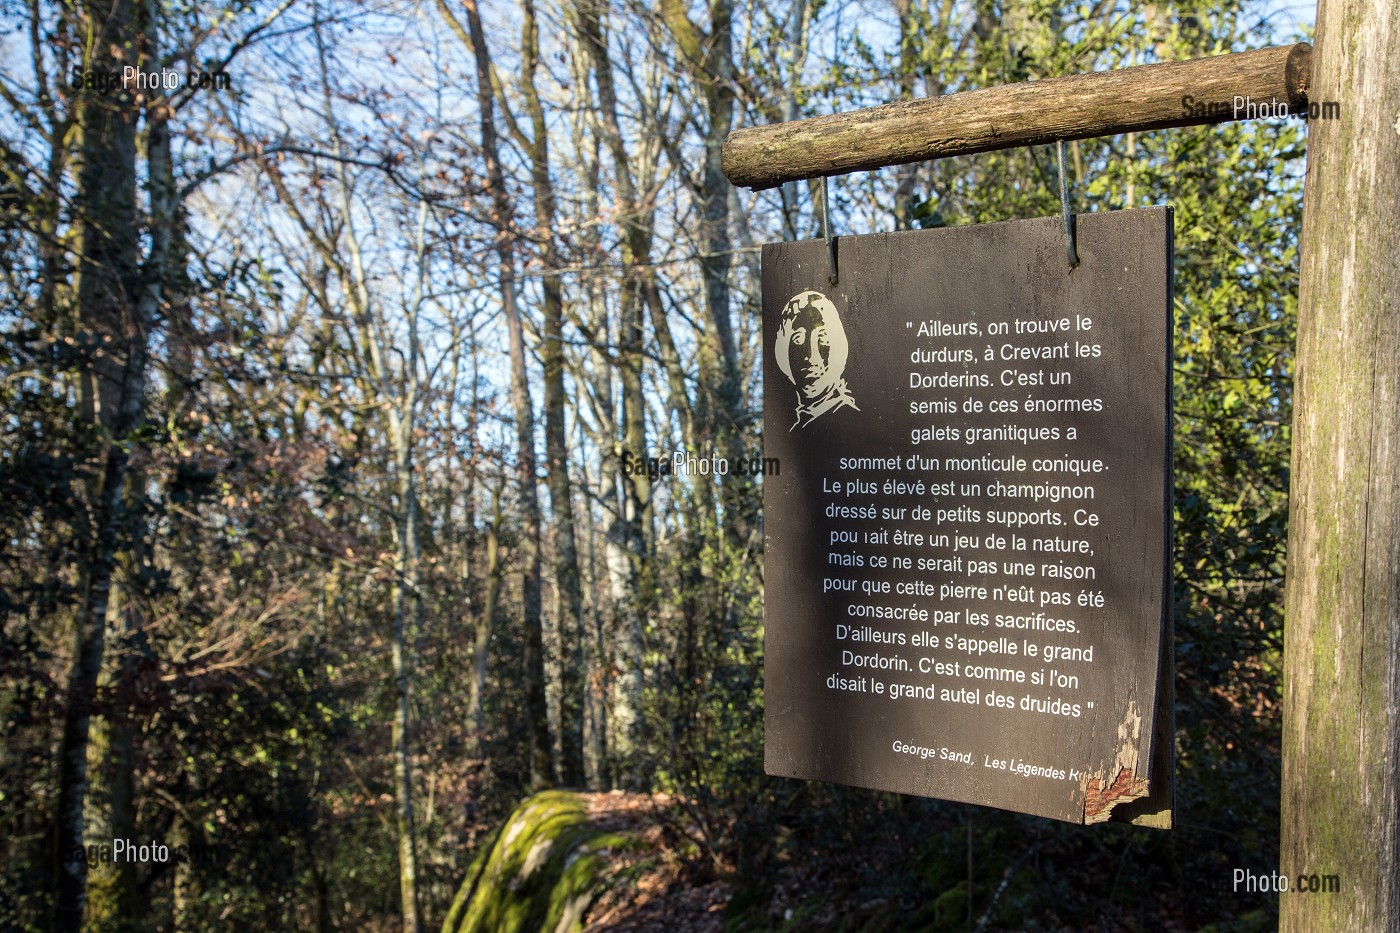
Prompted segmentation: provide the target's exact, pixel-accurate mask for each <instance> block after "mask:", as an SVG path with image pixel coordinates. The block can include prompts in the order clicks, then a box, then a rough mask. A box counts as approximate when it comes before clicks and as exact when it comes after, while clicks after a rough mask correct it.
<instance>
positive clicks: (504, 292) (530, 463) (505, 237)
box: [463, 0, 554, 789]
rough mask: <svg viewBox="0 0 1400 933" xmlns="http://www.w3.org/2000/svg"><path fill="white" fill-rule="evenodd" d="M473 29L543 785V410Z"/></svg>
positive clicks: (528, 679) (537, 776) (530, 722)
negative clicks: (534, 398) (534, 384)
mask: <svg viewBox="0 0 1400 933" xmlns="http://www.w3.org/2000/svg"><path fill="white" fill-rule="evenodd" d="M463 6H464V7H465V9H466V13H467V30H468V32H469V33H470V35H471V42H472V51H473V53H474V55H475V58H476V78H477V91H476V98H477V106H478V108H479V110H480V114H481V148H482V155H483V156H484V158H485V161H486V176H487V184H488V186H489V187H490V189H491V198H492V206H493V213H494V217H493V218H492V220H493V223H494V224H495V227H496V252H497V254H498V255H499V256H500V282H501V307H502V310H503V311H504V312H505V319H506V329H507V331H508V332H509V336H510V370H511V379H510V386H511V391H510V395H511V405H512V407H514V409H515V433H516V441H517V447H518V453H517V457H516V473H517V476H518V479H519V486H520V510H521V513H522V516H521V517H522V518H523V519H524V523H525V532H524V535H523V542H524V551H525V554H524V560H523V561H522V564H523V565H524V568H525V571H524V573H525V578H524V580H523V582H522V587H521V590H522V603H523V606H522V609H523V613H522V614H523V616H524V619H523V622H524V625H525V728H526V733H527V742H528V749H527V754H528V756H529V761H530V784H531V786H532V787H533V788H535V789H539V788H541V787H546V786H548V785H549V784H550V783H551V782H552V781H553V778H554V768H553V766H552V764H551V760H552V758H553V754H552V752H553V750H552V748H551V743H550V740H549V705H548V702H547V701H546V699H545V688H544V684H545V674H544V625H543V620H542V618H541V611H542V606H541V596H540V502H539V491H538V489H537V488H536V480H535V477H536V475H537V473H538V471H537V469H536V465H535V415H534V408H533V407H532V403H531V401H530V381H529V376H528V375H527V373H526V369H525V365H526V364H525V331H524V327H523V326H522V324H521V321H520V307H519V305H518V303H517V297H518V296H517V289H516V270H515V217H514V213H515V212H514V210H513V207H512V205H511V201H510V193H509V192H508V191H506V185H505V172H504V170H503V169H502V167H501V159H500V148H499V145H498V144H497V141H496V119H495V102H494V95H493V93H492V89H491V58H490V55H489V53H488V51H487V46H486V35H485V32H484V30H483V29H482V26H481V14H480V12H479V11H478V9H477V4H476V0H465V2H464V3H463Z"/></svg>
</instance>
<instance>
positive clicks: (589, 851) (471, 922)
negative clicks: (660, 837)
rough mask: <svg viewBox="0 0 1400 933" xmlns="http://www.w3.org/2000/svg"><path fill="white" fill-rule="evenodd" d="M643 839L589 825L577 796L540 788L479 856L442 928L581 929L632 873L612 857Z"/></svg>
mask: <svg viewBox="0 0 1400 933" xmlns="http://www.w3.org/2000/svg"><path fill="white" fill-rule="evenodd" d="M638 845H639V843H638V841H637V840H636V839H635V838H633V837H631V836H629V835H627V834H624V833H615V832H605V831H603V830H601V829H598V828H597V827H595V826H593V825H592V824H590V823H589V821H588V813H587V811H586V809H585V807H584V805H583V801H582V799H581V798H580V797H578V795H576V794H571V793H568V792H566V791H545V792H543V793H540V794H536V795H535V796H533V797H530V798H528V799H527V800H525V801H524V802H522V803H521V804H520V806H519V807H517V808H516V810H515V812H514V813H512V814H511V816H510V819H508V820H506V822H505V824H504V825H503V826H502V827H501V828H500V829H499V830H497V832H496V834H495V835H494V836H493V837H492V839H491V840H490V841H489V842H488V843H487V845H485V846H484V847H483V848H482V851H481V853H480V854H478V855H477V857H476V859H475V860H474V861H473V862H472V865H471V868H470V869H468V871H467V877H466V880H465V881H464V882H463V884H462V888H461V890H460V891H459V892H458V893H457V897H456V899H455V900H454V901H453V904H452V909H451V910H450V911H449V912H448V915H447V920H446V922H445V923H444V924H443V933H487V931H490V933H527V931H528V933H534V931H539V930H543V931H558V933H565V931H572V930H582V929H583V919H584V917H585V915H586V913H587V911H588V907H589V905H591V904H592V903H593V901H594V900H595V899H596V898H597V897H598V895H599V894H601V893H602V892H603V891H605V890H607V889H608V888H609V887H612V886H613V885H615V884H618V883H621V882H623V881H625V880H627V879H628V878H630V876H631V871H630V870H628V869H625V868H623V867H622V866H620V865H619V864H618V862H617V860H615V859H614V858H613V856H614V855H615V854H617V853H620V852H624V851H631V850H633V849H635V848H636V847H637V846H638Z"/></svg>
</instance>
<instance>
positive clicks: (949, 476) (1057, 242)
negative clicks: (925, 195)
mask: <svg viewBox="0 0 1400 933" xmlns="http://www.w3.org/2000/svg"><path fill="white" fill-rule="evenodd" d="M1077 234H1078V237H1077V239H1078V250H1079V257H1080V265H1079V266H1077V267H1076V268H1074V269H1073V270H1072V271H1071V270H1070V269H1069V268H1068V265H1067V262H1066V259H1065V248H1064V239H1063V237H1064V231H1063V229H1062V227H1061V225H1060V222H1059V220H1058V218H1044V219H1038V220H1028V221H1014V222H1010V223H999V224H987V225H981V226H975V227H962V228H951V229H942V230H929V231H914V232H901V233H890V234H878V235H874V236H859V237H842V238H841V239H840V240H839V241H838V244H839V253H838V260H839V269H838V272H839V277H838V280H839V284H838V285H836V286H832V285H830V284H829V279H828V275H829V271H830V266H829V260H828V254H827V247H826V243H825V241H823V240H807V241H801V242H795V243H780V244H769V245H767V246H765V247H764V250H763V335H764V337H763V340H764V371H763V376H764V453H765V456H767V457H776V458H778V461H779V463H780V465H781V466H780V469H781V472H780V473H779V475H776V476H769V477H767V478H766V479H765V481H764V484H765V485H764V529H765V532H764V533H765V539H766V542H765V577H766V584H765V588H766V592H765V626H766V661H765V683H766V714H765V715H766V746H765V761H766V767H767V770H768V772H769V773H770V774H774V775H782V776H788V777H801V778H815V779H820V780H827V781H834V782H837V783H842V784H851V785H855V786H859V787H872V788H879V789H883V790H892V791H900V792H903V793H909V794H918V795H922V796H928V797H941V798H947V799H951V800H959V801H965V802H969V803H979V804H986V805H989V806H995V807H1002V808H1004V809H1008V810H1018V811H1022V812H1026V813H1034V814H1038V815H1041V816H1047V817H1054V818H1056V819H1062V820H1069V821H1073V822H1097V821H1101V820H1104V819H1108V818H1109V817H1110V815H1112V816H1114V817H1115V818H1139V819H1142V821H1143V822H1147V823H1149V824H1150V825H1169V823H1170V771H1171V745H1172V742H1171V718H1170V699H1169V698H1170V676H1169V672H1170V652H1169V651H1168V652H1163V651H1162V647H1163V645H1164V644H1165V645H1167V646H1170V635H1169V632H1168V630H1167V623H1168V618H1169V616H1168V608H1169V606H1168V599H1167V593H1168V581H1169V573H1170V563H1169V550H1170V540H1169V539H1170V514H1171V512H1170V475H1171V474H1170V426H1171V420H1170V406H1171V396H1170V392H1171V382H1170V372H1171V365H1170V363H1171V252H1172V248H1171V243H1172V215H1171V211H1170V209H1167V208H1162V209H1154V210H1138V211H1121V212H1115V213H1106V214H1090V215H1084V216H1081V217H1080V218H1078V224H1077ZM1154 754H1155V755H1156V757H1155V758H1154Z"/></svg>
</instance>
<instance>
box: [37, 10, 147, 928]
mask: <svg viewBox="0 0 1400 933" xmlns="http://www.w3.org/2000/svg"><path fill="white" fill-rule="evenodd" d="M81 13H82V18H83V19H84V20H86V21H87V23H88V25H89V26H90V28H91V30H92V33H93V39H92V41H91V42H90V43H89V45H88V48H89V49H90V50H91V51H90V57H88V58H87V60H86V61H85V62H84V67H85V68H87V69H88V70H97V71H103V70H106V71H111V70H115V69H117V68H118V67H120V62H119V61H118V57H119V56H120V57H123V58H125V59H126V60H128V61H135V60H137V57H136V54H135V41H136V22H135V20H136V14H137V10H136V6H135V4H134V3H133V2H131V0H112V2H111V3H100V2H93V3H88V4H84V5H83V7H82V9H81ZM76 109H77V124H78V129H79V132H80V135H81V140H80V142H79V145H78V154H77V157H76V159H75V162H76V165H75V168H76V175H77V198H76V202H77V204H78V205H79V209H78V211H77V214H76V217H75V228H76V231H77V262H76V266H77V273H76V283H75V291H76V293H77V301H78V307H77V314H78V321H77V325H78V331H79V340H80V341H81V343H83V344H85V345H87V346H89V347H91V348H92V350H93V356H92V362H91V364H90V365H89V367H88V368H87V371H86V372H85V373H84V374H83V376H82V381H81V384H80V386H79V392H78V397H79V405H80V408H81V412H82V415H83V416H84V418H85V420H87V421H88V423H89V424H91V425H93V426H94V429H95V434H96V436H97V437H98V438H99V439H100V441H101V443H102V444H103V448H104V449H103V450H102V453H101V455H100V459H101V470H100V474H99V476H98V478H97V479H96V480H95V481H93V482H92V483H90V484H89V487H88V497H87V498H88V504H89V514H90V515H91V517H92V521H91V525H90V527H91V532H90V534H89V537H88V542H87V544H86V546H85V547H84V548H83V558H82V565H81V566H80V567H79V568H78V571H79V572H78V577H79V586H80V590H81V593H82V595H81V601H80V603H79V607H78V613H77V619H76V625H75V629H76V635H75V642H74V650H73V666H72V668H71V669H70V671H69V675H68V684H67V691H66V693H67V696H66V701H65V710H64V720H63V734H62V739H61V743H60V747H59V760H58V786H59V791H58V807H57V812H56V818H55V827H54V866H55V873H56V876H57V877H56V880H55V889H56V893H57V900H56V902H55V908H56V914H55V926H56V928H57V929H59V930H62V931H70V930H74V931H75V930H78V929H79V928H80V927H81V925H82V922H83V915H84V912H85V910H86V906H87V863H86V861H85V860H84V858H83V857H82V852H83V850H82V847H83V840H84V825H85V822H86V818H87V813H86V798H87V795H88V784H89V772H88V757H89V749H88V744H89V736H90V726H91V720H92V714H93V707H94V702H95V700H96V694H97V682H98V676H99V675H100V673H101V671H102V667H103V656H104V653H105V648H106V644H105V639H106V626H107V616H108V603H109V599H110V596H111V588H112V576H113V572H114V570H115V568H116V563H117V554H118V551H119V550H120V549H121V547H122V545H123V542H124V541H125V540H126V539H127V537H128V534H127V531H128V529H127V527H126V526H127V519H126V516H125V514H124V511H125V497H124V495H123V493H124V489H125V485H126V474H127V462H128V452H127V448H126V445H125V441H126V439H127V437H128V436H129V435H130V433H131V431H132V430H133V429H135V428H136V427H137V426H138V425H139V423H140V421H141V419H142V417H143V415H144V399H145V381H146V358H147V352H148V351H147V346H148V345H147V340H148V321H147V320H145V319H143V314H142V312H143V310H145V307H146V306H145V304H144V303H143V302H142V301H141V300H140V292H141V287H140V274H139V268H138V254H137V243H138V240H139V237H138V231H137V223H136V123H137V121H136V113H135V108H134V107H133V106H132V104H131V103H130V102H129V101H127V100H125V99H123V98H121V97H118V96H112V97H108V96H105V95H102V94H101V93H100V92H98V91H96V90H92V89H89V90H85V91H83V92H82V94H81V96H80V97H79V100H78V102H77V105H76Z"/></svg>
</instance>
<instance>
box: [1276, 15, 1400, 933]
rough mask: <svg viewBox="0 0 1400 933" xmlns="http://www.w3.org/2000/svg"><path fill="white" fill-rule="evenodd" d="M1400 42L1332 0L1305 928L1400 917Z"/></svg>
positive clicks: (1298, 427) (1303, 662)
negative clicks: (1333, 105) (1333, 109)
mask: <svg viewBox="0 0 1400 933" xmlns="http://www.w3.org/2000/svg"><path fill="white" fill-rule="evenodd" d="M1397 48H1400V8H1397V7H1396V5H1395V3H1394V2H1393V0H1319V2H1318V5H1317V52H1316V54H1315V56H1314V59H1315V61H1316V68H1315V70H1314V82H1313V96H1314V99H1315V100H1318V101H1336V102H1337V104H1338V105H1339V107H1340V115H1339V118H1338V119H1332V120H1316V121H1313V122H1312V123H1311V124H1309V129H1308V172H1307V182H1306V188H1305V195H1304V198H1303V231H1302V264H1301V275H1302V278H1301V282H1300V287H1299V308H1298V356H1297V368H1296V378H1295V391H1294V397H1293V405H1294V408H1293V464H1292V471H1291V473H1292V489H1291V490H1290V494H1289V520H1288V595H1287V601H1286V607H1285V619H1286V627H1285V634H1284V714H1283V716H1284V724H1283V800H1282V804H1283V813H1282V824H1283V825H1282V845H1281V850H1282V851H1281V853H1280V859H1279V864H1280V871H1281V872H1282V873H1283V874H1284V875H1285V876H1286V877H1287V878H1288V883H1289V889H1290V890H1289V893H1287V894H1284V895H1282V896H1281V897H1280V898H1279V914H1280V917H1279V920H1280V928H1281V929H1282V930H1284V931H1290V933H1302V931H1308V933H1314V931H1327V930H1400V219H1398V218H1400V56H1397V54H1396V49H1397ZM1333 879H1335V882H1336V887H1335V888H1332V881H1333ZM1318 886H1321V887H1322V892H1321V893H1314V892H1313V891H1311V890H1305V889H1308V888H1313V887H1318ZM1329 890H1330V891H1331V892H1334V893H1329Z"/></svg>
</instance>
